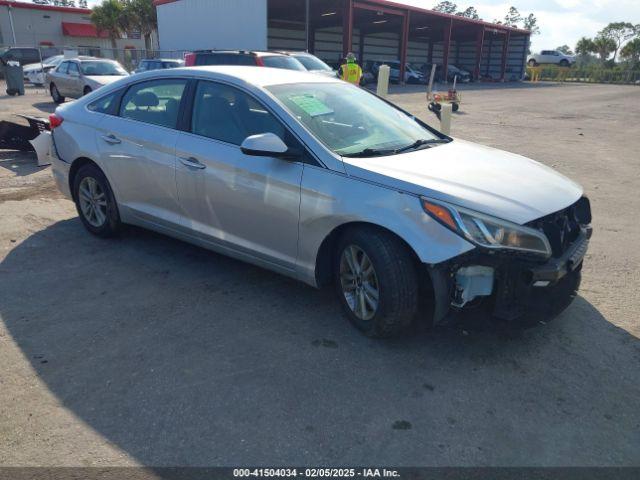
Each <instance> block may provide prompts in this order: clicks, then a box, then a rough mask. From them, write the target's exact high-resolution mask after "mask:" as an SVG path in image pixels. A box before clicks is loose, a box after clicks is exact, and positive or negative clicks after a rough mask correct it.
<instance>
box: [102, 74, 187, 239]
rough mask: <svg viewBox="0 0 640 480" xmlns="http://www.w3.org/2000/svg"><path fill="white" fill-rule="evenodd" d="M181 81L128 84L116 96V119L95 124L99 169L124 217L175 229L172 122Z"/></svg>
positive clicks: (107, 118) (181, 90) (176, 208)
mask: <svg viewBox="0 0 640 480" xmlns="http://www.w3.org/2000/svg"><path fill="white" fill-rule="evenodd" d="M186 84H187V80H186V79H181V78H166V79H156V80H147V81H143V82H138V83H134V84H133V85H131V86H130V87H129V88H128V89H127V90H126V91H125V92H123V94H122V99H121V101H120V107H119V112H118V115H105V117H104V119H103V120H102V121H100V122H99V123H98V124H97V125H98V126H97V142H98V145H99V151H100V159H101V163H102V165H103V166H104V167H105V168H106V169H107V173H108V176H109V179H110V180H111V182H112V184H113V187H114V190H115V191H116V197H117V198H118V205H119V206H120V208H121V209H124V210H125V211H124V215H125V216H127V215H131V216H133V217H135V219H137V220H139V221H142V222H147V223H152V224H153V225H155V226H160V227H165V228H169V229H177V228H178V227H179V226H180V224H181V222H180V221H179V217H180V209H179V205H178V199H177V193H176V182H175V143H176V138H177V135H178V133H177V130H176V125H177V119H178V113H179V110H180V104H181V101H182V97H183V93H184V91H185V87H186Z"/></svg>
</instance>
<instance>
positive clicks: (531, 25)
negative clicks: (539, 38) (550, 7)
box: [523, 13, 540, 35]
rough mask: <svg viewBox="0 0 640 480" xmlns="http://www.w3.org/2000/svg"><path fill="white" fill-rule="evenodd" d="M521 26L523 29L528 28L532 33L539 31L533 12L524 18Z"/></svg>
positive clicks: (535, 33)
mask: <svg viewBox="0 0 640 480" xmlns="http://www.w3.org/2000/svg"><path fill="white" fill-rule="evenodd" d="M523 24H524V25H523V27H524V29H525V30H529V31H530V32H531V34H532V35H537V34H538V33H540V27H539V26H538V19H537V18H536V16H535V15H534V14H533V13H530V14H529V15H527V16H526V17H525V18H524V21H523Z"/></svg>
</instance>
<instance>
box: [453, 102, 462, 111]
mask: <svg viewBox="0 0 640 480" xmlns="http://www.w3.org/2000/svg"><path fill="white" fill-rule="evenodd" d="M459 109H460V105H458V104H457V103H452V104H451V110H452V111H454V112H457V111H458V110H459Z"/></svg>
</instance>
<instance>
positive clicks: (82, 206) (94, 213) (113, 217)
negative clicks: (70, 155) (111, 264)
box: [73, 164, 121, 237]
mask: <svg viewBox="0 0 640 480" xmlns="http://www.w3.org/2000/svg"><path fill="white" fill-rule="evenodd" d="M73 192H74V198H75V201H76V209H77V210H78V215H80V220H82V223H83V225H84V226H85V228H86V229H87V230H89V231H90V232H91V233H93V234H94V235H97V236H99V237H111V236H113V235H115V234H116V233H117V232H118V230H120V226H121V224H120V215H119V213H118V206H117V204H116V200H115V197H114V196H113V191H112V190H111V186H110V185H109V181H108V180H107V177H105V175H104V173H102V170H100V169H99V168H98V167H97V166H96V165H93V164H88V165H85V166H84V167H80V170H79V171H78V173H77V174H76V177H75V179H74V182H73Z"/></svg>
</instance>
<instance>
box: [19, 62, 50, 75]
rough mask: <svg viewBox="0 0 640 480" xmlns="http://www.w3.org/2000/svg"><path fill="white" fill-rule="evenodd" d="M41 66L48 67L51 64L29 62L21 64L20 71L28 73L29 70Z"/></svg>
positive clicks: (37, 68)
mask: <svg viewBox="0 0 640 480" xmlns="http://www.w3.org/2000/svg"><path fill="white" fill-rule="evenodd" d="M43 66H44V68H47V67H50V66H51V65H48V64H46V63H43V64H42V65H41V64H39V63H29V64H27V65H23V66H22V71H23V72H24V73H29V72H30V71H33V70H42V67H43Z"/></svg>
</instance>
